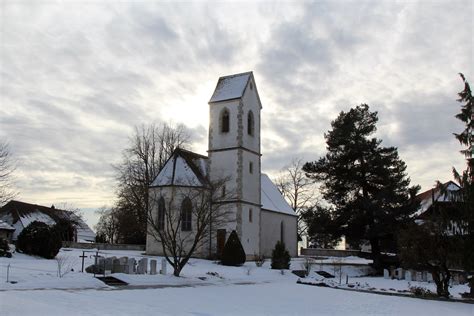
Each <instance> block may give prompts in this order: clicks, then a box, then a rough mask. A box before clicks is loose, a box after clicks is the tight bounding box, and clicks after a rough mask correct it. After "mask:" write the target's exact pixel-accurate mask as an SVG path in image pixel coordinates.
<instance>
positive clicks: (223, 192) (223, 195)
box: [222, 185, 226, 197]
mask: <svg viewBox="0 0 474 316" xmlns="http://www.w3.org/2000/svg"><path fill="white" fill-rule="evenodd" d="M225 193H226V192H225V185H223V186H222V197H225Z"/></svg>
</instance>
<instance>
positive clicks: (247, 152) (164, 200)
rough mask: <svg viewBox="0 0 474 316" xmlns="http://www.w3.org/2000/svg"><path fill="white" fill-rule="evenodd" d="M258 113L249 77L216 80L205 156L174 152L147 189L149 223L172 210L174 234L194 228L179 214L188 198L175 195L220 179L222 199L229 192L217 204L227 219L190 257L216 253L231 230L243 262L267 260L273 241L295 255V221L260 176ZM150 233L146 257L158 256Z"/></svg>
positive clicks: (188, 217)
mask: <svg viewBox="0 0 474 316" xmlns="http://www.w3.org/2000/svg"><path fill="white" fill-rule="evenodd" d="M261 110H262V104H261V102H260V97H259V95H258V91H257V86H256V83H255V79H254V76H253V73H252V72H246V73H240V74H235V75H230V76H224V77H220V78H219V80H218V82H217V86H216V88H215V90H214V93H213V94H212V97H211V99H210V101H209V117H210V121H209V140H208V151H207V152H208V156H203V155H200V154H197V153H193V152H190V151H187V150H184V149H180V148H178V149H177V150H175V152H174V153H173V155H172V156H171V157H170V159H169V160H168V161H167V162H166V164H165V166H164V167H163V169H162V170H161V171H160V173H159V174H158V176H157V177H156V178H155V179H154V181H153V182H152V184H151V185H150V187H149V193H150V194H149V195H150V200H152V199H153V201H158V202H157V203H153V202H152V201H150V203H151V205H152V213H153V217H154V219H155V220H157V221H158V223H160V222H161V225H166V218H165V215H164V214H165V213H166V212H164V210H165V208H166V206H167V205H173V206H170V209H171V208H172V209H174V210H176V212H181V214H184V215H181V216H182V218H183V219H182V223H181V225H180V228H179V229H181V230H183V231H187V232H188V233H189V234H192V233H193V229H197V227H195V226H199V225H197V224H196V223H194V221H195V219H193V215H192V214H193V213H192V212H191V211H189V212H188V213H186V211H185V210H186V209H189V210H191V209H192V207H193V205H192V203H191V202H189V199H187V198H186V199H181V198H180V197H179V196H176V195H179V193H177V192H185V191H183V190H188V191H189V190H199V188H204V187H206V184H207V183H210V182H211V181H217V179H225V186H223V187H222V189H221V190H222V194H223V196H224V193H225V192H233V194H232V197H226V198H225V201H223V202H224V203H225V205H226V208H227V210H228V214H230V215H229V219H228V221H226V223H225V224H221V226H219V225H214V226H211V227H210V228H209V229H210V230H211V231H212V232H211V233H210V234H208V235H209V236H208V238H207V239H206V240H203V241H202V242H201V243H200V244H199V245H198V246H197V247H196V250H195V252H194V256H195V257H202V258H209V257H212V256H213V255H215V254H219V253H220V252H221V251H222V248H223V245H224V244H225V241H226V240H227V238H228V236H229V235H230V233H231V232H232V231H236V233H237V235H238V236H239V239H240V241H241V243H242V246H243V248H244V251H245V254H246V256H247V258H249V259H252V258H253V257H255V256H257V255H260V256H261V255H263V256H265V257H270V256H271V252H272V250H273V248H274V247H275V244H276V243H277V241H279V240H281V241H283V242H284V243H285V245H286V248H287V249H288V251H289V253H290V255H291V256H292V257H294V256H296V255H297V216H296V214H295V212H294V211H293V209H292V208H291V207H290V206H289V205H288V203H287V202H286V201H285V199H284V198H283V196H282V195H281V193H280V192H279V190H278V189H277V187H276V186H275V184H274V183H273V182H272V181H271V180H270V178H269V177H268V176H267V175H266V174H263V173H262V172H261V157H262V155H261V153H260V145H261V144H260V113H261ZM180 190H181V191H180ZM172 200H173V201H172ZM171 201H172V202H171ZM221 203H222V202H221ZM165 205H166V206H165ZM183 212H184V213H183ZM186 214H188V215H186ZM216 226H217V227H216ZM153 229H160V228H159V227H158V228H157V227H155V226H153V228H152V227H150V224H149V225H148V234H147V242H146V253H147V254H149V255H163V247H162V245H161V243H160V242H158V241H157V240H156V238H154V237H153ZM150 232H152V233H150Z"/></svg>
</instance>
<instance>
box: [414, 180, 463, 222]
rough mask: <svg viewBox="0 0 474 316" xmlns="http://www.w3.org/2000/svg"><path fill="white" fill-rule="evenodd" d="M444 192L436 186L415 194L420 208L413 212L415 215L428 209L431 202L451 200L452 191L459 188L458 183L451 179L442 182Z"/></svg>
mask: <svg viewBox="0 0 474 316" xmlns="http://www.w3.org/2000/svg"><path fill="white" fill-rule="evenodd" d="M442 186H443V188H445V190H446V192H441V191H442V190H441V188H439V187H436V188H432V189H429V190H426V191H424V192H422V193H420V194H418V195H417V196H416V199H417V200H418V201H419V202H420V208H419V209H418V211H417V212H416V213H415V216H420V215H421V214H423V213H424V212H426V211H428V210H429V208H430V207H431V205H433V202H453V195H452V192H455V191H457V190H459V189H460V187H459V185H457V184H456V183H454V182H453V181H448V182H445V183H443V184H442Z"/></svg>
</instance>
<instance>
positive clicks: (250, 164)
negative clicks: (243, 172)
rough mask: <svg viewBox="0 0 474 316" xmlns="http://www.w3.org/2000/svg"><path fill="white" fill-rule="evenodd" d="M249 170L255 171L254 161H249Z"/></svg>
mask: <svg viewBox="0 0 474 316" xmlns="http://www.w3.org/2000/svg"><path fill="white" fill-rule="evenodd" d="M249 172H250V173H253V162H251V161H250V162H249Z"/></svg>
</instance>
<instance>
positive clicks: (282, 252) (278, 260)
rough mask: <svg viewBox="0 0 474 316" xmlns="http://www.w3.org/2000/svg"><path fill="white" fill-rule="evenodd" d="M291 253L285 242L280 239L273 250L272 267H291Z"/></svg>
mask: <svg viewBox="0 0 474 316" xmlns="http://www.w3.org/2000/svg"><path fill="white" fill-rule="evenodd" d="M290 260H291V257H290V253H289V252H288V250H286V247H285V243H283V242H281V241H278V242H277V243H276V245H275V249H273V250H272V269H289V268H290Z"/></svg>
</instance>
